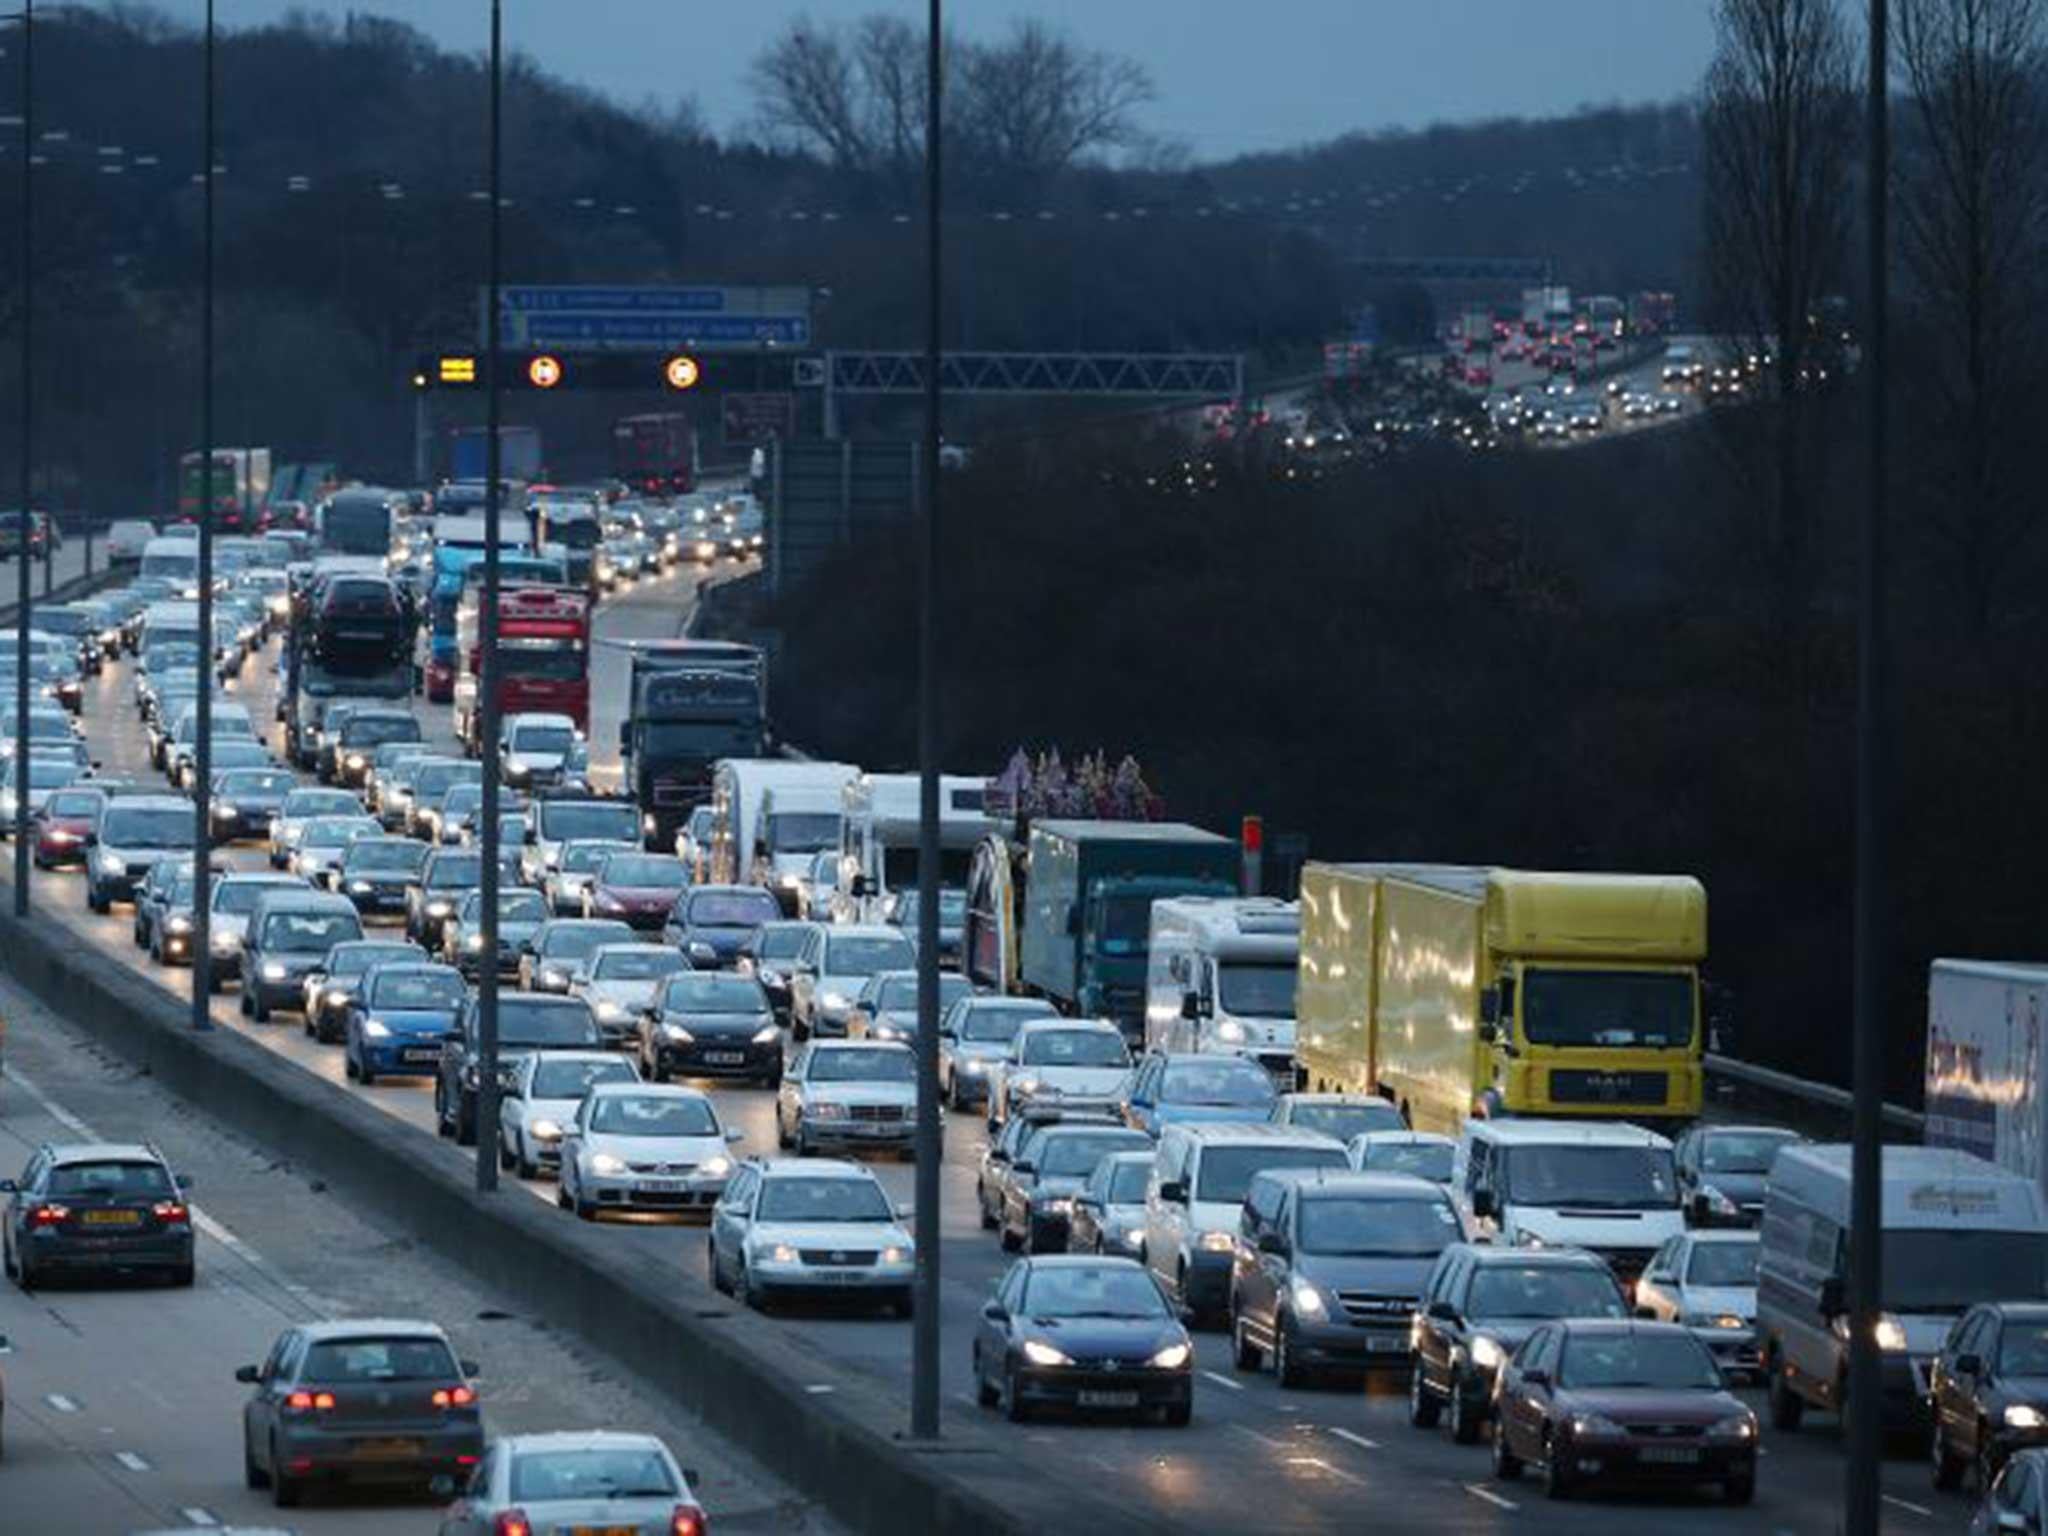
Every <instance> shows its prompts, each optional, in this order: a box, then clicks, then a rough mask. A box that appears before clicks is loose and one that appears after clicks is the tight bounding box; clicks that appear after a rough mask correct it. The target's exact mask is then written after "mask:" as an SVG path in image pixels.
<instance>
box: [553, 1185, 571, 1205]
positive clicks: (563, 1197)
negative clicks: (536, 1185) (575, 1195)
mask: <svg viewBox="0 0 2048 1536" xmlns="http://www.w3.org/2000/svg"><path fill="white" fill-rule="evenodd" d="M569 1208H570V1206H569V1191H568V1190H566V1189H564V1188H562V1186H561V1184H560V1182H559V1181H558V1182H557V1183H556V1185H555V1209H556V1210H558V1211H566V1210H568V1209H569Z"/></svg>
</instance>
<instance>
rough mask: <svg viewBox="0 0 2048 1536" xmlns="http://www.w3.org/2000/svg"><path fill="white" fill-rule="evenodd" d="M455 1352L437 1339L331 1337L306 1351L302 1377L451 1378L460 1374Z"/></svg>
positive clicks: (334, 1380) (337, 1380) (342, 1380)
mask: <svg viewBox="0 0 2048 1536" xmlns="http://www.w3.org/2000/svg"><path fill="white" fill-rule="evenodd" d="M460 1374H461V1373H460V1372H459V1371H457V1369H456V1367H455V1356H454V1354H453V1352H451V1351H450V1350H449V1348H448V1346H447V1344H446V1343H444V1342H443V1341H442V1340H440V1339H403V1338H401V1339H389V1338H386V1339H379V1338H369V1339H333V1340H330V1341H329V1342H327V1343H323V1344H315V1345H314V1346H313V1347H312V1348H311V1349H309V1350H308V1351H307V1352H306V1368H305V1369H304V1370H303V1371H301V1372H300V1373H299V1379H300V1380H302V1381H319V1382H326V1383H329V1384H332V1385H336V1386H340V1385H345V1384H347V1383H349V1382H373V1381H450V1380H457V1379H459V1378H460Z"/></svg>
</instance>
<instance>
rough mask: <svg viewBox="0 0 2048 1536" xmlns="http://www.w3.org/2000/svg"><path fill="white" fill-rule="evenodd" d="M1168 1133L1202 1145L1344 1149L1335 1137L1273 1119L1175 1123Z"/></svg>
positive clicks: (1342, 1144)
mask: <svg viewBox="0 0 2048 1536" xmlns="http://www.w3.org/2000/svg"><path fill="white" fill-rule="evenodd" d="M1167 1131H1168V1132H1169V1133H1170V1134H1173V1135H1179V1136H1191V1137H1193V1138H1194V1139H1195V1140H1197V1141H1203V1142H1241V1143H1245V1144H1253V1143H1257V1142H1271V1143H1276V1144H1278V1145H1280V1146H1288V1147H1295V1146H1314V1147H1334V1148H1336V1150H1337V1151H1339V1152H1342V1151H1343V1150H1344V1143H1342V1142H1341V1141H1339V1140H1337V1138H1336V1137H1334V1136H1327V1135H1325V1134H1324V1133H1323V1132H1321V1131H1311V1130H1309V1129H1307V1128H1306V1127H1304V1126H1299V1125H1276V1124H1274V1123H1273V1122H1272V1121H1270V1120H1196V1121H1175V1122H1174V1123H1173V1124H1171V1125H1169V1126H1168V1127H1167Z"/></svg>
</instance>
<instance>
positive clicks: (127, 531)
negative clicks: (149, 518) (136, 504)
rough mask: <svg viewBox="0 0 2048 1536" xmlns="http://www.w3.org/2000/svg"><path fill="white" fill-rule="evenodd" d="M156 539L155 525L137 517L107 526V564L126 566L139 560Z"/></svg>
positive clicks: (126, 518)
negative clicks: (132, 561)
mask: <svg viewBox="0 0 2048 1536" xmlns="http://www.w3.org/2000/svg"><path fill="white" fill-rule="evenodd" d="M155 538H156V524H155V523H149V522H144V521H143V520H142V519H141V518H139V517H124V518H121V519H119V520H118V521H116V522H112V523H109V524H108V525H107V563H108V564H109V565H126V564H128V562H130V561H131V560H140V559H141V558H142V554H143V551H144V550H146V549H147V548H148V547H149V545H150V542H151V541H152V540H153V539H155Z"/></svg>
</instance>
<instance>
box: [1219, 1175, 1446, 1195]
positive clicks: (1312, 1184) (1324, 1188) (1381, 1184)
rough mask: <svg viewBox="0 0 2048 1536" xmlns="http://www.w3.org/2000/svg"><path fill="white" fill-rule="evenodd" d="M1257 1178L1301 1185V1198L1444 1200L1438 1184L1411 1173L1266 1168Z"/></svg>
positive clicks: (1442, 1191)
mask: <svg viewBox="0 0 2048 1536" xmlns="http://www.w3.org/2000/svg"><path fill="white" fill-rule="evenodd" d="M1258 1177H1260V1178H1273V1179H1280V1180H1282V1181H1284V1182H1285V1183H1289V1184H1295V1185H1299V1186H1301V1189H1302V1194H1303V1198H1308V1196H1309V1194H1310V1193H1311V1192H1313V1193H1314V1194H1315V1195H1318V1196H1322V1195H1328V1196H1331V1197H1333V1198H1334V1197H1336V1196H1340V1195H1379V1196H1382V1197H1384V1198H1387V1199H1394V1200H1444V1199H1447V1198H1449V1197H1448V1196H1446V1195H1445V1194H1444V1190H1443V1186H1442V1185H1441V1184H1432V1183H1431V1182H1430V1181H1429V1180H1427V1179H1419V1178H1417V1177H1416V1176H1415V1175H1414V1174H1412V1173H1390V1172H1382V1171H1380V1170H1373V1171H1371V1172H1361V1171H1357V1170H1353V1169H1348V1168H1266V1169H1262V1170H1260V1172H1259V1175H1258Z"/></svg>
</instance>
